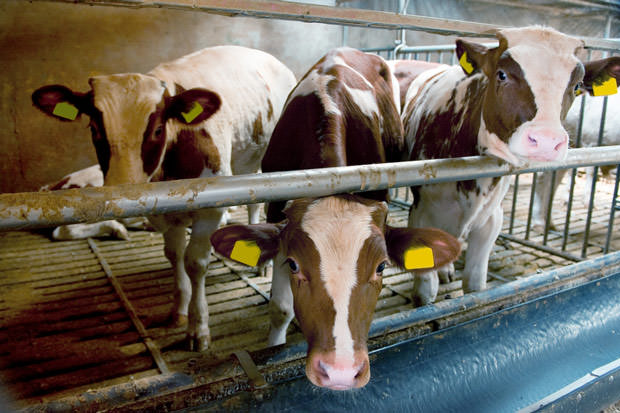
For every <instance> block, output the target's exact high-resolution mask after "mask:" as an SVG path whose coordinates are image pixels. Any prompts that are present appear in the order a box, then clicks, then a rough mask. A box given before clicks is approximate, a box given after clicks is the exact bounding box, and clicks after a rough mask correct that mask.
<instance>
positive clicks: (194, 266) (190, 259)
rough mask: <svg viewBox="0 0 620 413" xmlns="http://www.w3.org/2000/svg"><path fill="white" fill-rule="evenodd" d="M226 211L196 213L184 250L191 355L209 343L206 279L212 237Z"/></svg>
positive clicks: (202, 349) (205, 347)
mask: <svg viewBox="0 0 620 413" xmlns="http://www.w3.org/2000/svg"><path fill="white" fill-rule="evenodd" d="M225 211H226V209H225V208H222V209H217V208H211V209H205V210H202V211H200V212H198V213H196V215H195V216H194V218H193V223H192V235H191V237H190V239H189V243H188V244H187V249H186V250H185V271H187V275H188V276H189V280H190V283H191V289H192V295H191V300H190V303H189V313H188V316H189V324H188V327H187V335H188V340H189V347H190V350H191V351H204V350H206V349H207V348H208V347H209V343H210V341H211V335H210V332H209V308H208V306H207V296H206V293H205V277H206V275H207V267H208V266H209V260H210V258H211V240H210V238H211V234H213V233H214V232H215V230H216V229H217V227H218V226H219V224H220V221H221V220H222V218H223V215H224V212H225Z"/></svg>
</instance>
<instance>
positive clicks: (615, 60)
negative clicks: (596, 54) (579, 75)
mask: <svg viewBox="0 0 620 413" xmlns="http://www.w3.org/2000/svg"><path fill="white" fill-rule="evenodd" d="M584 67H585V69H586V74H585V75H584V77H583V87H584V89H585V90H587V91H588V92H589V93H590V94H591V95H592V96H608V95H614V94H616V93H618V81H617V80H618V79H620V56H614V57H608V58H606V59H599V60H593V61H591V62H587V63H584Z"/></svg>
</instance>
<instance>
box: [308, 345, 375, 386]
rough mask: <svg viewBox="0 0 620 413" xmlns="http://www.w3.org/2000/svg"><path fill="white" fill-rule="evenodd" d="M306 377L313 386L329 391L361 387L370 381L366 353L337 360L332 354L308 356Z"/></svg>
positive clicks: (361, 352) (358, 352)
mask: <svg viewBox="0 0 620 413" xmlns="http://www.w3.org/2000/svg"><path fill="white" fill-rule="evenodd" d="M306 376H307V377H308V379H309V380H310V381H311V382H312V383H313V384H314V385H316V386H319V387H326V388H328V389H331V390H350V389H354V388H359V387H363V386H365V385H366V384H367V383H368V381H369V380H370V365H369V360H368V352H366V351H356V354H355V356H354V357H353V358H350V357H338V358H337V357H335V354H334V353H319V354H315V355H309V356H308V360H307V362H306Z"/></svg>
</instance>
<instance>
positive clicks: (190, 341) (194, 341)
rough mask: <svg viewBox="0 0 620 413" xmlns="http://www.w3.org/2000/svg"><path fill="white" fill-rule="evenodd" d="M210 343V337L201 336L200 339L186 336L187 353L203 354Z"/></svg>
mask: <svg viewBox="0 0 620 413" xmlns="http://www.w3.org/2000/svg"><path fill="white" fill-rule="evenodd" d="M210 342H211V337H209V336H202V337H194V336H191V335H188V336H187V346H188V350H189V351H195V352H203V351H206V350H207V349H208V348H209V343H210Z"/></svg>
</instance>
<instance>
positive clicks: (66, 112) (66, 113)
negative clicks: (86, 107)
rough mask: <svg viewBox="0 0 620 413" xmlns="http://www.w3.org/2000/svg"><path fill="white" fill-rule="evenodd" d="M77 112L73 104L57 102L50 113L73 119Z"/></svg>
mask: <svg viewBox="0 0 620 413" xmlns="http://www.w3.org/2000/svg"><path fill="white" fill-rule="evenodd" d="M78 112H79V111H78V108H76V107H75V106H73V105H72V104H71V103H67V102H60V103H57V104H56V106H54V111H53V112H52V113H53V114H54V115H56V116H58V117H61V118H65V119H69V120H75V118H77V115H78Z"/></svg>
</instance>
